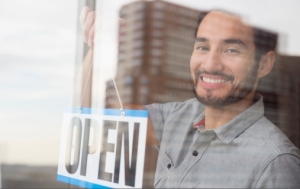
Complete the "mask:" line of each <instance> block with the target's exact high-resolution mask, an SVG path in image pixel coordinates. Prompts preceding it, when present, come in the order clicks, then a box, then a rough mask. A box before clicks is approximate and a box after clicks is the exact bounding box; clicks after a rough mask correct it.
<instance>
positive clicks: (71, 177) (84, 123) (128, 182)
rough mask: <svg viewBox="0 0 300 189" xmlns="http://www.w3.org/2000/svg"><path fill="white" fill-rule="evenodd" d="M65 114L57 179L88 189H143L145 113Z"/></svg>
mask: <svg viewBox="0 0 300 189" xmlns="http://www.w3.org/2000/svg"><path fill="white" fill-rule="evenodd" d="M120 115H121V112H120V110H117V109H104V110H102V111H98V110H95V109H83V110H82V111H81V114H78V113H65V114H64V118H63V127H62V134H61V146H60V152H59V162H58V172H57V180H59V181H62V182H66V183H70V184H73V185H77V186H81V187H85V188H142V184H143V183H142V181H143V173H144V159H145V147H146V132H147V117H148V112H147V111H146V110H125V115H124V116H120Z"/></svg>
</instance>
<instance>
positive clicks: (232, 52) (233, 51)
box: [225, 48, 240, 54]
mask: <svg viewBox="0 0 300 189" xmlns="http://www.w3.org/2000/svg"><path fill="white" fill-rule="evenodd" d="M225 52H226V53H230V54H239V53H240V51H239V50H237V49H233V48H230V49H227V50H226V51H225Z"/></svg>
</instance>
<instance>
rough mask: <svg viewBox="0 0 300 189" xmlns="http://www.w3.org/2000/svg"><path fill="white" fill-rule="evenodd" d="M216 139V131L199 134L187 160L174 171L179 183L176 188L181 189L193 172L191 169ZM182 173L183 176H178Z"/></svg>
mask: <svg viewBox="0 0 300 189" xmlns="http://www.w3.org/2000/svg"><path fill="white" fill-rule="evenodd" d="M215 137H216V133H215V132H214V131H209V130H207V131H203V132H201V133H200V134H199V136H198V137H197V139H196V141H195V142H194V143H193V145H192V147H191V148H190V150H189V152H188V155H187V156H186V158H185V160H184V161H183V162H182V163H181V165H180V166H179V167H177V168H176V169H174V170H173V171H174V174H175V175H172V176H175V177H176V175H177V177H178V178H177V179H175V180H177V181H178V182H176V183H174V188H179V187H180V185H181V183H182V181H183V180H184V178H185V176H186V175H187V173H188V172H189V171H190V170H191V168H192V167H193V166H194V165H195V164H196V163H197V162H198V161H200V159H201V157H202V156H203V154H204V153H205V151H206V150H207V148H208V146H209V144H210V142H211V141H212V140H213V139H214V138H215ZM178 172H180V173H181V174H178Z"/></svg>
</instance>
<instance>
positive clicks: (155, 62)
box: [151, 58, 161, 66]
mask: <svg viewBox="0 0 300 189" xmlns="http://www.w3.org/2000/svg"><path fill="white" fill-rule="evenodd" d="M151 64H152V65H153V66H158V65H160V64H161V61H160V59H158V58H153V59H152V60H151Z"/></svg>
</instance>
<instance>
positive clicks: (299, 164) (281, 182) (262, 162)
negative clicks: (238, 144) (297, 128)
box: [245, 116, 300, 188]
mask: <svg viewBox="0 0 300 189" xmlns="http://www.w3.org/2000/svg"><path fill="white" fill-rule="evenodd" d="M245 135H248V136H249V140H250V141H252V142H251V143H252V144H255V147H254V146H253V148H255V149H256V150H255V151H256V153H255V158H256V159H257V160H259V163H258V164H259V169H258V172H257V174H256V176H255V177H256V179H255V180H256V184H255V187H262V188H266V187H267V188H274V187H277V188H278V186H289V185H291V186H300V183H299V181H300V151H299V149H298V148H297V147H295V145H294V144H293V143H292V142H291V141H290V140H289V139H288V137H287V136H286V135H285V134H284V133H283V132H282V131H281V130H280V129H279V128H278V127H277V126H275V125H274V124H273V123H272V122H270V121H269V120H268V119H267V118H266V117H264V116H263V117H262V118H260V119H259V120H258V121H257V122H255V123H254V124H253V125H252V126H251V127H249V128H248V129H247V130H246V131H245ZM297 179H299V181H297V182H296V180H297Z"/></svg>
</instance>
